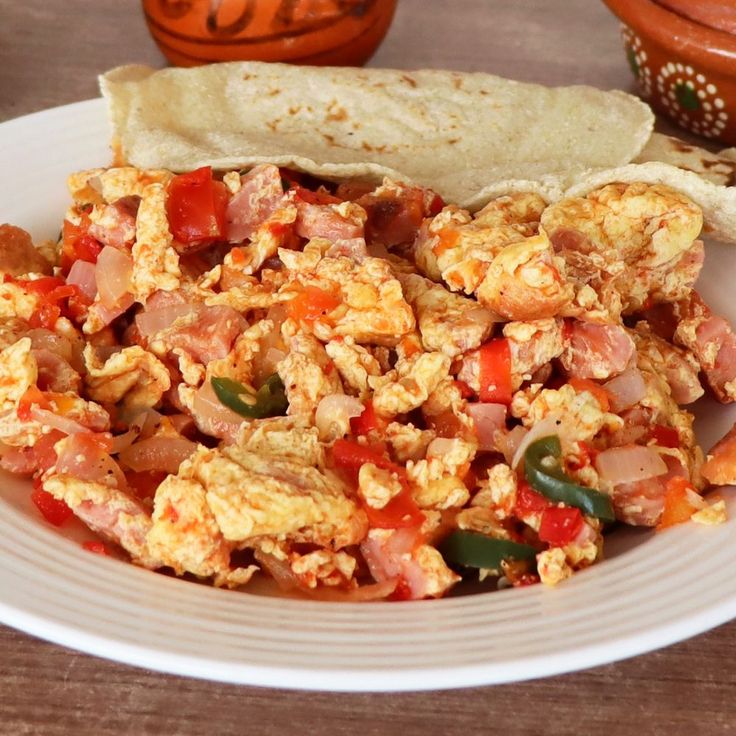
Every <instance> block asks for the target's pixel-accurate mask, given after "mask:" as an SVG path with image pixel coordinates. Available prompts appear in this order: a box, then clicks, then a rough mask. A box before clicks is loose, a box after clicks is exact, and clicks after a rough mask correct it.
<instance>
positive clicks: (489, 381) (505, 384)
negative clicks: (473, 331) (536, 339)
mask: <svg viewBox="0 0 736 736" xmlns="http://www.w3.org/2000/svg"><path fill="white" fill-rule="evenodd" d="M512 394H513V385H512V383H511V348H510V347H509V341H508V340H507V339H506V338H505V337H501V338H498V339H496V340H491V341H490V342H487V343H486V344H485V345H483V346H482V347H481V349H480V400H481V401H485V402H490V403H493V404H510V403H511V396H512Z"/></svg>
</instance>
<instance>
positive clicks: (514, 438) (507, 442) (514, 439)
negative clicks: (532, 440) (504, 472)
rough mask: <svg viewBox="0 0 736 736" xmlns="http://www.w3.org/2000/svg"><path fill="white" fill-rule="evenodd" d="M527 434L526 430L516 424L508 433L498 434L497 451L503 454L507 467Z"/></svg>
mask: <svg viewBox="0 0 736 736" xmlns="http://www.w3.org/2000/svg"><path fill="white" fill-rule="evenodd" d="M528 433H529V430H528V429H526V428H525V427H522V426H521V425H518V424H517V425H516V426H515V427H514V428H513V429H510V430H509V431H508V432H499V434H498V437H497V439H496V442H497V444H498V449H499V450H500V451H501V452H502V453H503V456H504V459H505V460H506V462H507V463H508V464H509V465H511V462H512V461H513V459H514V455H515V454H516V450H517V449H518V447H519V445H520V444H521V441H522V440H523V439H524V437H526V436H527V434H528Z"/></svg>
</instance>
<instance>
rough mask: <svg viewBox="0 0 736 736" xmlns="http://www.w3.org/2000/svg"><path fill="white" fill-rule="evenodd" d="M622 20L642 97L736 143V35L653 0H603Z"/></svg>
mask: <svg viewBox="0 0 736 736" xmlns="http://www.w3.org/2000/svg"><path fill="white" fill-rule="evenodd" d="M603 1H604V2H605V4H606V5H607V6H608V7H609V8H610V9H611V10H612V11H613V12H614V13H615V14H616V15H617V16H618V18H619V19H620V20H621V22H622V24H623V27H622V36H623V42H624V49H625V51H626V56H627V59H628V61H629V65H630V66H631V70H632V72H633V73H634V76H635V77H636V79H637V82H638V84H639V89H640V91H641V95H642V97H644V99H645V100H646V101H647V102H649V104H650V105H651V106H652V107H653V108H654V109H655V110H656V111H657V112H659V113H661V114H662V115H666V116H667V117H669V118H671V119H672V120H673V121H674V122H675V123H677V124H678V125H679V126H681V127H683V128H685V129H687V130H689V131H691V132H693V133H696V134H698V135H702V136H705V137H706V138H715V139H718V140H721V141H724V142H725V143H730V144H734V143H736V36H732V35H731V34H729V33H726V32H725V31H722V30H716V29H714V28H710V27H708V26H706V25H702V24H700V23H696V22H695V21H692V20H690V19H688V18H684V17H683V16H681V15H678V14H677V13H674V12H672V11H670V10H668V9H666V8H664V7H662V6H661V5H659V4H657V3H655V2H651V0H603Z"/></svg>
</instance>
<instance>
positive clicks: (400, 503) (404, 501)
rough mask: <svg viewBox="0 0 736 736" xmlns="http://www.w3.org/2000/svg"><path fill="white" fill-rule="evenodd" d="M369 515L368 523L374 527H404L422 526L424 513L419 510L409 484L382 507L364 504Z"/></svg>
mask: <svg viewBox="0 0 736 736" xmlns="http://www.w3.org/2000/svg"><path fill="white" fill-rule="evenodd" d="M363 508H364V509H365V513H366V515H367V516H368V523H369V525H370V526H371V527H372V528H373V529H403V528H405V527H413V526H421V525H422V524H423V523H424V514H423V513H422V512H421V511H420V510H419V507H418V506H417V504H416V502H415V501H414V499H413V498H412V497H411V491H410V490H409V488H408V486H405V487H404V490H403V491H401V493H399V495H398V496H394V497H393V498H392V499H391V500H390V501H389V502H388V503H387V504H386V505H385V506H384V507H383V508H382V509H374V508H372V507H371V506H368V504H365V505H364V506H363Z"/></svg>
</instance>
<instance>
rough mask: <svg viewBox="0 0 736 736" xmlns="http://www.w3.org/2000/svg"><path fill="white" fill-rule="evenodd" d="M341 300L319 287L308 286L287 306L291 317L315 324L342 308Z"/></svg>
mask: <svg viewBox="0 0 736 736" xmlns="http://www.w3.org/2000/svg"><path fill="white" fill-rule="evenodd" d="M340 303H341V302H340V300H339V299H338V298H337V297H335V296H333V295H332V294H330V293H329V292H327V291H325V290H324V289H320V288H318V287H317V286H306V287H304V289H302V291H301V292H299V294H297V295H296V296H295V297H294V298H293V299H292V300H291V301H290V302H288V304H287V311H288V313H289V317H291V318H292V319H295V320H297V321H300V320H304V321H305V322H313V321H314V320H316V319H319V318H320V317H323V316H324V315H325V314H328V313H329V312H331V311H332V310H333V309H335V308H337V307H339V306H340Z"/></svg>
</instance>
